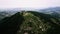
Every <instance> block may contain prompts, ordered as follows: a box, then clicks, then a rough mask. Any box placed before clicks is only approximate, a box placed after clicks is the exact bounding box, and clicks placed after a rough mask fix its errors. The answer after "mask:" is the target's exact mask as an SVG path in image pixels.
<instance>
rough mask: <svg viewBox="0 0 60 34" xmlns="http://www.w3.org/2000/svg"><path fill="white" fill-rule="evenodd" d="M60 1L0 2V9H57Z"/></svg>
mask: <svg viewBox="0 0 60 34" xmlns="http://www.w3.org/2000/svg"><path fill="white" fill-rule="evenodd" d="M58 6H60V0H0V8H46V7H58Z"/></svg>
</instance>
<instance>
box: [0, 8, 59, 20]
mask: <svg viewBox="0 0 60 34" xmlns="http://www.w3.org/2000/svg"><path fill="white" fill-rule="evenodd" d="M21 11H36V12H40V13H44V14H50V15H52V16H54V17H58V18H60V7H53V8H46V9H27V8H26V9H25V8H24V9H23V8H10V9H0V20H1V19H2V18H4V17H8V16H11V15H13V14H15V13H17V12H21Z"/></svg>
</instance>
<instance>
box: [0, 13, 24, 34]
mask: <svg viewBox="0 0 60 34" xmlns="http://www.w3.org/2000/svg"><path fill="white" fill-rule="evenodd" d="M22 21H23V17H22V15H20V12H18V13H16V14H15V15H13V16H11V17H8V18H7V17H6V18H4V19H3V20H1V22H0V34H16V33H17V30H18V28H19V25H20V24H21V23H22Z"/></svg>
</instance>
